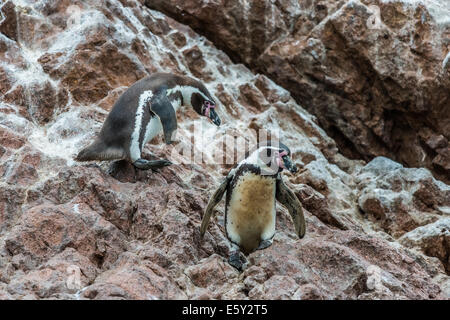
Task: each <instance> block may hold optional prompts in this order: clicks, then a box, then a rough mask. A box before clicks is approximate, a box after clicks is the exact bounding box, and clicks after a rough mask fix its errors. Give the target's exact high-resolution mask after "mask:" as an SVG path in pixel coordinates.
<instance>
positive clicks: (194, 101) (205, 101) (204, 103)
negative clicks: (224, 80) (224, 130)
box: [190, 81, 220, 126]
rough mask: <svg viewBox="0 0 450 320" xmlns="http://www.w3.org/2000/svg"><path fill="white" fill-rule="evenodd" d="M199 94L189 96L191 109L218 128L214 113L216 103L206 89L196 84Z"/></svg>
mask: <svg viewBox="0 0 450 320" xmlns="http://www.w3.org/2000/svg"><path fill="white" fill-rule="evenodd" d="M196 87H197V88H198V90H199V91H200V93H197V92H194V93H192V96H191V101H190V103H191V105H192V108H194V110H195V111H196V112H197V113H198V114H199V115H201V116H205V117H208V118H209V119H210V120H211V121H212V122H213V123H214V124H215V125H216V126H220V118H219V116H218V115H217V113H216V110H215V108H216V103H215V101H214V99H213V98H212V97H211V94H210V93H209V91H208V89H206V87H205V86H204V85H203V83H201V82H199V81H198V82H196Z"/></svg>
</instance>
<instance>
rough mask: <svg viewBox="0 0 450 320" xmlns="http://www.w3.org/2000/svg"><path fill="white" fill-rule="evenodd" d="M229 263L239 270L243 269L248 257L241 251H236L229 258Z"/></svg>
mask: <svg viewBox="0 0 450 320" xmlns="http://www.w3.org/2000/svg"><path fill="white" fill-rule="evenodd" d="M228 263H229V264H230V265H231V266H233V267H235V268H236V269H237V270H239V271H242V270H243V267H244V264H246V263H247V259H245V257H243V256H242V255H241V253H240V252H239V251H234V252H233V253H232V254H231V255H230V257H229V258H228Z"/></svg>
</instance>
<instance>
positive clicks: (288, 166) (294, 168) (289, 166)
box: [282, 156, 298, 173]
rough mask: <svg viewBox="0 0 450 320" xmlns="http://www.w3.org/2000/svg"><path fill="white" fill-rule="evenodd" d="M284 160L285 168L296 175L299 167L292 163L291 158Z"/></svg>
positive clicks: (284, 157)
mask: <svg viewBox="0 0 450 320" xmlns="http://www.w3.org/2000/svg"><path fill="white" fill-rule="evenodd" d="M282 159H283V164H284V167H285V168H286V169H288V170H289V171H290V172H291V173H296V172H297V171H298V169H297V166H296V165H295V164H294V163H293V162H292V161H291V158H289V157H288V156H283V158H282Z"/></svg>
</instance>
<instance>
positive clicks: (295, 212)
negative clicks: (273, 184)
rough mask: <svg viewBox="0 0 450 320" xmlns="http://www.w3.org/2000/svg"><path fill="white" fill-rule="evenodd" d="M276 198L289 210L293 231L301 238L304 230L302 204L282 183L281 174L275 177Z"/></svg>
mask: <svg viewBox="0 0 450 320" xmlns="http://www.w3.org/2000/svg"><path fill="white" fill-rule="evenodd" d="M276 198H277V200H278V201H279V202H280V203H281V204H282V205H284V206H285V207H286V208H287V209H288V210H289V213H290V215H291V217H292V220H293V221H294V227H295V232H296V233H297V235H298V237H299V238H303V237H304V236H305V231H306V222H305V216H304V215H303V209H302V204H301V203H300V201H299V200H298V198H297V196H296V195H295V194H294V192H292V190H291V189H289V188H288V187H287V186H286V185H285V184H284V182H283V180H282V178H281V176H280V177H279V178H278V179H277V191H276Z"/></svg>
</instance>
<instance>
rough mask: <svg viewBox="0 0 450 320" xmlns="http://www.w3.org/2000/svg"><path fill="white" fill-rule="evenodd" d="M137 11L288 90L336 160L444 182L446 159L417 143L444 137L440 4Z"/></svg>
mask: <svg viewBox="0 0 450 320" xmlns="http://www.w3.org/2000/svg"><path fill="white" fill-rule="evenodd" d="M145 4H146V5H147V6H148V7H150V8H152V9H156V10H160V11H162V12H164V13H166V14H168V15H169V16H171V17H173V18H174V19H176V20H178V21H181V22H183V23H186V24H188V25H190V26H191V27H192V28H193V29H194V30H196V31H197V32H199V33H200V34H203V35H205V36H206V37H207V38H208V39H209V40H211V41H212V42H213V43H214V44H215V45H216V46H217V47H219V48H220V49H223V50H224V51H225V52H227V53H228V54H229V55H230V56H231V57H233V58H234V60H235V61H242V62H244V63H246V64H247V65H249V66H250V67H252V68H253V69H254V70H256V71H259V72H263V73H264V74H266V75H267V76H269V77H270V78H271V79H273V80H275V81H276V82H277V83H278V84H280V85H282V86H283V87H284V88H286V89H288V90H289V91H290V92H291V94H292V95H293V96H294V97H295V99H296V101H298V102H299V103H300V104H302V105H303V106H304V107H305V108H307V109H308V110H309V111H310V112H311V113H313V114H314V115H316V116H317V118H318V120H319V122H320V124H321V126H322V127H323V128H324V129H325V130H326V131H327V133H328V134H329V135H330V136H331V137H332V138H334V139H335V140H336V142H337V143H338V145H339V148H340V149H341V152H343V153H344V154H345V155H347V156H349V157H351V158H360V159H364V160H370V159H372V158H373V157H375V156H389V157H392V158H394V159H395V160H397V161H400V162H402V163H403V164H405V165H407V166H410V167H417V166H425V167H427V168H429V169H430V170H432V171H433V172H434V174H435V176H436V177H438V178H439V179H442V180H444V181H447V182H449V180H448V179H449V178H448V177H449V176H450V172H449V171H448V168H447V165H446V164H447V163H448V157H446V158H445V160H442V157H443V156H440V155H438V156H436V153H437V152H438V151H437V148H436V147H429V148H424V147H423V144H424V143H427V142H426V141H428V140H423V138H422V137H421V132H424V131H426V132H430V133H431V134H432V135H434V136H442V138H441V140H442V141H444V140H445V141H446V142H448V139H449V138H450V137H449V136H448V132H450V127H449V125H450V121H449V112H448V106H449V105H450V93H449V92H450V81H449V79H450V78H449V77H448V68H447V67H448V65H449V64H448V63H447V64H446V65H445V64H444V63H443V62H444V61H445V58H446V56H447V57H448V41H446V40H445V39H446V38H447V35H448V34H449V32H450V31H449V28H448V24H447V25H446V24H445V15H446V12H448V11H449V10H450V7H449V6H448V4H444V3H440V2H439V3H436V2H432V3H426V4H425V5H422V4H420V3H419V2H417V3H414V4H410V5H406V4H405V5H404V4H403V1H401V0H398V1H390V2H383V1H379V0H367V1H362V2H353V1H329V2H323V1H313V2H305V3H297V2H286V1H279V2H270V1H258V2H254V1H253V2H239V1H213V2H208V3H207V4H205V3H203V2H202V1H199V0H190V1H179V0H171V1H154V0H151V1H145ZM217 12H220V13H221V14H220V15H218V14H217ZM441 15H442V17H441ZM370 23H372V24H370ZM410 43H411V45H410ZM447 60H448V59H447ZM428 146H430V145H428Z"/></svg>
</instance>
